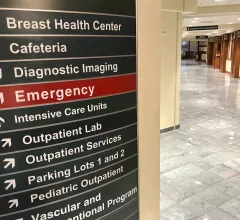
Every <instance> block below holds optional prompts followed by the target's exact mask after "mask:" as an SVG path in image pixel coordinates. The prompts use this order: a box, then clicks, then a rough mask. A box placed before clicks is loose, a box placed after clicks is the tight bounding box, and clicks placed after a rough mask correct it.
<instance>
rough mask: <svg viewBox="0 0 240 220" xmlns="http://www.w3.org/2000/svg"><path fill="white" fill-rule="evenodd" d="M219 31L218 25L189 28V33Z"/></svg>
mask: <svg viewBox="0 0 240 220" xmlns="http://www.w3.org/2000/svg"><path fill="white" fill-rule="evenodd" d="M217 29H218V25H212V26H195V27H187V31H208V30H217Z"/></svg>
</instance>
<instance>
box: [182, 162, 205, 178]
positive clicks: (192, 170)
mask: <svg viewBox="0 0 240 220" xmlns="http://www.w3.org/2000/svg"><path fill="white" fill-rule="evenodd" d="M179 169H181V170H182V171H183V172H185V173H187V174H188V175H190V176H196V175H198V174H200V173H202V172H204V171H205V170H204V169H202V168H200V167H198V166H195V165H193V164H191V163H188V164H186V165H184V166H182V167H180V168H179Z"/></svg>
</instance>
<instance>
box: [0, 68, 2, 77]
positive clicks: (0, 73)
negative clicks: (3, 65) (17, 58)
mask: <svg viewBox="0 0 240 220" xmlns="http://www.w3.org/2000/svg"><path fill="white" fill-rule="evenodd" d="M0 79H2V69H0Z"/></svg>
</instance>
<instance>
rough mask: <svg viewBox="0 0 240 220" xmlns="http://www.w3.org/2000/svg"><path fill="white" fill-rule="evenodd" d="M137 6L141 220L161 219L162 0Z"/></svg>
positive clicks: (140, 3) (152, 0)
mask: <svg viewBox="0 0 240 220" xmlns="http://www.w3.org/2000/svg"><path fill="white" fill-rule="evenodd" d="M137 9H138V15H137V21H138V110H139V114H138V117H139V118H138V123H139V188H140V194H139V196H140V200H139V205H140V220H159V219H160V132H159V130H160V122H159V121H160V114H159V112H160V70H161V69H160V61H161V45H160V43H161V40H160V39H161V0H148V1H146V0H138V1H137Z"/></svg>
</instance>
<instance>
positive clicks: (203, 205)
mask: <svg viewBox="0 0 240 220" xmlns="http://www.w3.org/2000/svg"><path fill="white" fill-rule="evenodd" d="M180 205H182V206H183V207H184V208H186V209H188V210H189V211H190V212H191V213H194V214H195V215H196V216H198V217H201V216H202V215H204V214H206V213H208V212H209V211H211V210H212V209H214V208H216V207H215V206H214V205H213V204H211V203H209V202H207V201H205V200H204V199H202V198H200V197H199V196H196V195H195V196H192V197H190V198H188V199H186V200H184V201H182V202H181V203H180Z"/></svg>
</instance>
